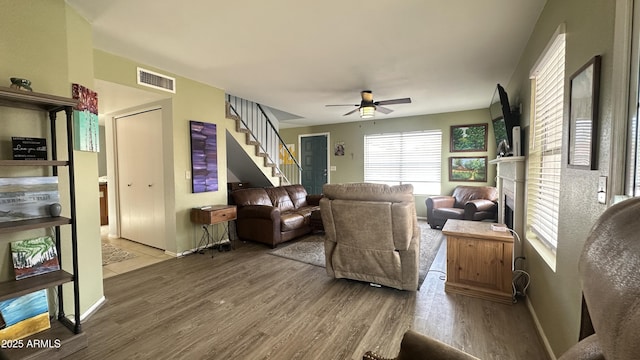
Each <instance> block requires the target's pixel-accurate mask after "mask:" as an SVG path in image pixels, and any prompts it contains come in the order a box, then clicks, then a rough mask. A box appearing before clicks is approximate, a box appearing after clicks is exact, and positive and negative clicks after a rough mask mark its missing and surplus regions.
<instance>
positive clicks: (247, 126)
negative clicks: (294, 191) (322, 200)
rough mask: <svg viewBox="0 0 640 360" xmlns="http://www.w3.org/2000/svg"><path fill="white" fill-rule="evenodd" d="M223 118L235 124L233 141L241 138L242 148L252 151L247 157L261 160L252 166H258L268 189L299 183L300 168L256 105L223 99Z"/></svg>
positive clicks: (259, 107)
mask: <svg viewBox="0 0 640 360" xmlns="http://www.w3.org/2000/svg"><path fill="white" fill-rule="evenodd" d="M226 118H227V119H230V120H233V121H235V125H236V126H235V130H236V134H235V135H234V137H235V138H236V140H239V138H242V136H241V134H244V139H243V140H244V141H243V142H244V144H245V145H247V146H249V147H252V148H253V149H254V150H253V151H252V152H253V154H251V153H250V154H249V155H251V156H256V157H259V158H262V161H256V164H257V165H258V164H259V163H261V164H259V165H261V166H262V167H263V169H262V171H263V172H264V173H265V175H266V176H268V177H270V179H269V181H270V182H271V185H273V186H281V185H289V184H299V183H300V174H301V171H302V168H301V167H300V165H299V164H298V161H297V159H296V158H295V156H294V155H293V154H292V153H291V151H290V149H289V148H288V147H287V145H286V144H285V143H284V141H283V140H282V138H281V137H280V134H279V133H278V130H277V129H276V127H275V126H274V125H273V122H272V121H271V120H270V119H269V117H268V116H267V114H266V113H265V111H264V109H263V108H262V106H260V104H257V103H254V102H252V101H249V100H245V99H241V98H238V97H236V96H233V95H227V101H226ZM239 135H240V136H239ZM239 141H240V140H239Z"/></svg>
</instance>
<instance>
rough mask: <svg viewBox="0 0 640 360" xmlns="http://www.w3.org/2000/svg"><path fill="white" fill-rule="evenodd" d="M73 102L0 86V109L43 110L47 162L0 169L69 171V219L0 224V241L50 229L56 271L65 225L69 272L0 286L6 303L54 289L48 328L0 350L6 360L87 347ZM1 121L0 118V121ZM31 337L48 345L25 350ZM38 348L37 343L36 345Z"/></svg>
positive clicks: (15, 163) (17, 163) (45, 356)
mask: <svg viewBox="0 0 640 360" xmlns="http://www.w3.org/2000/svg"><path fill="white" fill-rule="evenodd" d="M76 104H77V100H74V99H71V98H65V97H60V96H53V95H48V94H41V93H35V92H26V91H20V90H14V89H10V88H5V87H0V106H6V107H13V108H20V109H30V110H38V111H43V112H46V113H47V114H48V119H49V122H50V123H49V125H50V126H49V128H50V134H49V141H50V144H51V160H0V167H15V166H32V167H38V166H39V167H49V168H51V169H52V174H53V176H58V168H59V167H60V168H66V169H67V171H68V172H69V200H70V202H69V203H70V217H68V218H67V217H62V216H59V217H50V218H40V219H29V220H21V221H11V222H4V223H0V242H2V241H3V239H2V236H3V235H4V234H8V233H13V232H19V231H25V230H32V229H45V228H50V227H53V228H54V229H55V230H54V231H55V239H56V250H57V251H58V258H59V261H60V266H61V267H62V256H61V255H62V252H61V241H62V239H61V234H60V227H61V226H71V251H72V257H71V258H72V272H71V273H70V272H67V271H64V270H59V271H54V272H51V273H47V274H42V275H38V276H34V277H30V278H26V279H21V280H10V281H5V282H1V283H0V300H6V299H11V298H15V297H18V296H22V295H25V294H29V293H32V292H34V291H38V290H42V289H48V288H53V287H57V288H58V291H57V293H58V299H57V300H58V316H57V319H55V320H54V321H52V323H51V329H49V330H45V331H42V332H39V333H37V334H34V335H32V336H30V337H28V338H25V339H23V340H22V342H21V343H22V344H23V346H22V347H20V348H15V349H6V348H5V349H2V350H1V351H3V352H4V354H5V356H7V357H8V358H9V359H59V358H62V357H65V356H67V355H69V354H71V353H74V352H76V351H78V350H80V349H83V348H85V347H87V338H86V336H85V334H84V333H83V332H82V325H81V322H80V292H79V283H78V234H77V227H76V194H75V180H74V165H73V133H72V129H73V108H74V106H76ZM60 112H64V114H65V118H66V129H67V131H66V138H67V149H66V152H67V156H68V160H58V159H57V157H58V148H57V141H56V123H57V121H58V120H57V117H58V113H60ZM1 120H2V119H0V122H1ZM69 282H72V283H73V300H74V314H73V321H71V320H69V319H68V318H67V317H66V315H65V311H64V300H63V289H62V285H63V284H65V283H69ZM34 339H37V340H39V341H44V343H45V344H47V343H48V344H50V345H51V346H31V347H30V346H27V345H28V344H29V340H34ZM41 344H42V342H41Z"/></svg>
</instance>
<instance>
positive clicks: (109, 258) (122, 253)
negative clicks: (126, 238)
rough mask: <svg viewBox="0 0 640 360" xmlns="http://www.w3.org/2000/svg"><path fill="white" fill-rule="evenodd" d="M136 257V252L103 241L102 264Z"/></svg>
mask: <svg viewBox="0 0 640 360" xmlns="http://www.w3.org/2000/svg"><path fill="white" fill-rule="evenodd" d="M135 257H136V254H132V253H130V252H128V251H126V250H124V249H120V248H117V247H115V246H113V245H111V244H109V243H104V242H103V243H102V266H105V265H109V264H113V263H117V262H120V261H125V260H129V259H133V258H135Z"/></svg>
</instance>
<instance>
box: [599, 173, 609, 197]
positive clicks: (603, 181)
mask: <svg viewBox="0 0 640 360" xmlns="http://www.w3.org/2000/svg"><path fill="white" fill-rule="evenodd" d="M598 192H604V193H606V192H607V177H606V176H600V177H599V178H598Z"/></svg>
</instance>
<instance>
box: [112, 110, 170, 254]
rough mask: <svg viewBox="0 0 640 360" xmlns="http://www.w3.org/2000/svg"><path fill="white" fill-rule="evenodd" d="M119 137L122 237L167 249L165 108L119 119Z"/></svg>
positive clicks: (117, 134) (117, 129) (118, 156)
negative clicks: (163, 139)
mask: <svg viewBox="0 0 640 360" xmlns="http://www.w3.org/2000/svg"><path fill="white" fill-rule="evenodd" d="M116 139H117V140H116V141H117V159H118V188H119V194H118V195H119V196H118V200H119V208H120V212H119V215H120V236H121V237H123V238H125V239H129V240H133V241H136V242H139V243H142V244H145V245H149V246H153V247H156V248H159V249H165V248H166V242H165V237H164V233H165V232H164V223H165V219H164V180H163V179H164V177H163V163H162V159H163V155H162V111H161V110H160V109H157V110H152V111H147V112H142V113H137V114H133V115H129V116H125V117H120V118H117V119H116Z"/></svg>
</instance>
